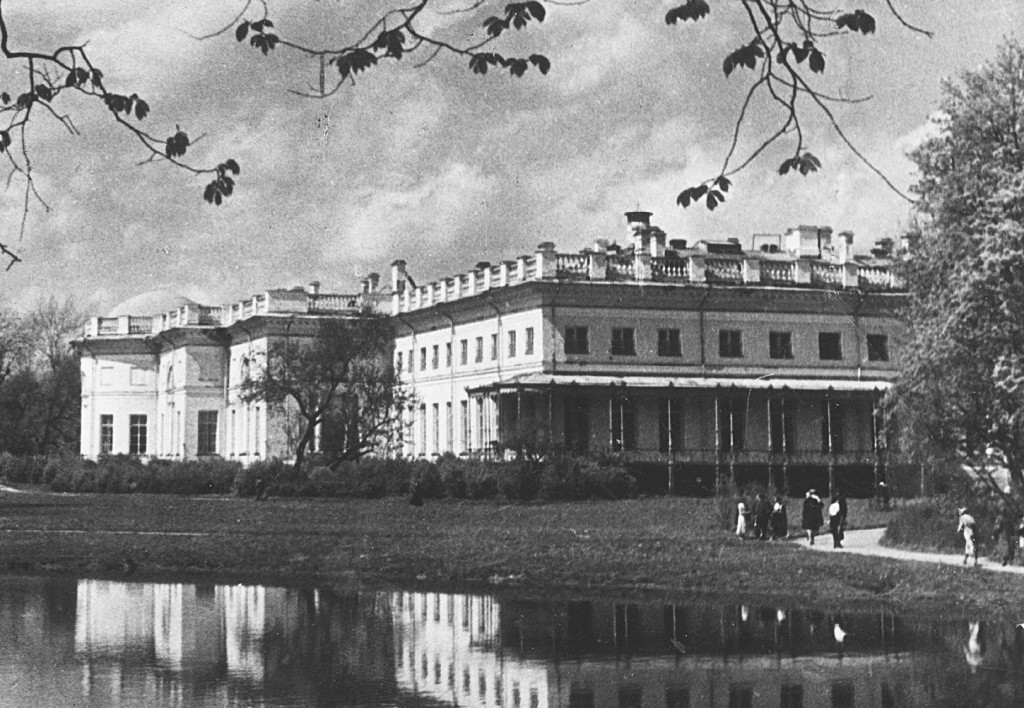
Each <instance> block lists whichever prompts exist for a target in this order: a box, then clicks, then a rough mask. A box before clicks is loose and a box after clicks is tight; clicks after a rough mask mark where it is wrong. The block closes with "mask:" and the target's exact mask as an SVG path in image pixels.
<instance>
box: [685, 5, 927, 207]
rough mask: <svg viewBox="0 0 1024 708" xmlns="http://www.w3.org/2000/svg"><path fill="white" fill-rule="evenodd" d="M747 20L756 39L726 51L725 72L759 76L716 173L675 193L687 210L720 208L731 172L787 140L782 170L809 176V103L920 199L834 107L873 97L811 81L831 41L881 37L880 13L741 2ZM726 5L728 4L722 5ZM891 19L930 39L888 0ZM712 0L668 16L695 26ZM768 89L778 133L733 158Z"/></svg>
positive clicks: (816, 164) (821, 70)
mask: <svg viewBox="0 0 1024 708" xmlns="http://www.w3.org/2000/svg"><path fill="white" fill-rule="evenodd" d="M738 4H739V5H740V6H741V7H742V10H743V13H744V15H745V17H746V20H747V27H748V29H749V30H750V31H752V33H753V38H752V39H751V40H750V41H749V42H747V43H746V44H743V45H742V46H740V47H739V48H737V49H735V50H734V51H732V52H730V53H729V54H728V55H726V57H725V59H724V60H723V62H722V71H723V73H724V74H725V76H726V78H729V77H731V76H732V75H733V74H734V73H737V72H738V71H739V70H740V69H749V70H750V71H753V72H755V74H756V77H755V79H754V82H753V84H752V85H751V87H750V89H749V90H748V92H747V94H746V96H745V98H744V100H743V104H742V106H741V108H740V111H739V114H738V116H737V118H736V121H735V123H734V128H733V136H732V142H731V144H730V146H729V149H728V151H727V153H726V156H725V159H724V160H723V162H722V166H721V168H720V170H719V172H718V174H717V175H715V176H713V177H710V178H708V179H705V180H704V181H702V182H700V183H699V184H697V185H694V186H691V187H687V188H686V189H684V190H683V191H682V192H680V193H679V196H678V197H677V198H676V202H677V203H678V204H679V205H680V206H682V207H683V208H686V207H689V206H691V205H692V204H696V203H698V202H700V201H703V202H704V204H705V206H707V208H708V209H711V210H714V209H715V208H717V207H718V205H719V204H721V203H722V202H723V201H724V199H725V193H726V192H727V191H728V189H729V186H730V185H731V182H730V181H729V179H728V178H729V177H731V176H733V175H735V174H736V173H737V172H739V171H740V170H742V169H744V168H746V167H747V166H748V165H749V164H750V163H751V162H753V160H754V159H756V158H757V157H758V156H760V155H761V154H762V153H763V152H764V151H765V150H766V149H767V148H768V147H770V146H771V145H774V144H775V143H777V142H779V141H782V140H784V139H788V140H789V142H790V146H791V148H790V149H791V152H790V154H789V156H788V157H786V158H785V159H784V160H783V161H782V162H781V163H780V164H779V167H778V172H779V174H780V175H786V174H790V173H793V174H797V173H799V174H800V175H803V176H807V175H809V174H812V173H814V172H817V171H818V170H819V169H820V168H821V161H820V160H819V159H818V157H817V156H816V155H814V153H812V152H811V151H810V150H809V148H808V146H807V144H806V139H805V134H804V129H803V122H802V116H803V115H804V114H805V108H804V104H808V103H809V104H810V107H812V108H813V109H816V110H817V111H819V112H820V113H822V114H823V115H824V116H825V117H826V119H827V120H828V121H829V124H830V125H831V127H832V129H833V130H834V131H835V133H836V134H837V135H838V136H839V138H840V139H841V140H842V141H843V143H844V144H845V145H846V146H847V148H848V149H849V150H850V151H851V152H852V153H853V154H854V155H855V156H856V157H857V158H858V159H859V160H860V161H861V162H862V163H864V164H865V165H866V166H867V167H868V168H869V169H871V170H872V171H873V172H874V173H875V174H876V175H878V176H879V178H881V180H882V181H883V182H884V183H885V184H886V185H887V186H888V187H889V188H890V189H891V190H893V191H894V192H895V193H896V194H898V195H899V196H901V197H903V198H904V199H906V200H907V201H913V200H912V199H911V198H910V197H908V196H907V195H906V194H904V193H903V192H902V191H901V190H900V189H899V188H898V187H896V185H894V184H893V183H892V181H890V180H889V179H888V177H886V176H885V175H884V174H883V173H882V172H881V171H880V170H879V169H878V168H877V167H876V166H875V165H873V164H872V163H871V161H870V160H868V158H867V157H865V155H864V154H863V153H862V152H861V151H860V150H859V149H858V148H857V147H856V146H855V145H854V144H853V142H852V141H851V140H850V139H849V137H848V136H847V135H846V134H845V132H844V131H843V130H842V128H841V127H840V125H839V123H838V121H837V120H836V118H835V116H834V114H833V112H832V109H831V108H830V105H833V104H843V103H847V104H848V103H858V102H861V101H865V100H868V98H869V97H860V98H849V97H844V96H832V95H830V94H828V93H826V92H824V91H822V90H821V89H819V88H817V87H816V86H815V85H812V83H811V81H810V80H809V79H810V78H811V77H814V76H816V75H817V76H821V75H824V74H825V72H826V67H827V61H826V57H827V54H826V51H825V47H826V45H827V44H828V42H829V40H832V39H834V38H845V37H852V36H860V37H866V36H867V35H871V34H874V33H875V31H876V29H877V27H878V21H877V20H876V19H875V17H874V15H871V14H870V13H868V12H866V11H864V10H862V9H854V10H852V11H851V10H843V9H838V8H832V9H823V8H821V7H819V6H817V5H813V4H811V3H809V2H806V1H805V0H740V2H739V3H738ZM719 7H725V4H724V3H722V4H721V5H720V6H719ZM886 8H887V11H888V16H889V17H891V18H892V19H894V20H895V21H896V22H898V23H899V24H900V25H902V26H903V27H904V28H906V29H909V30H910V31H913V32H917V33H920V34H924V35H926V36H929V37H930V36H931V33H930V32H928V31H927V30H923V29H921V28H919V27H916V26H914V25H912V24H910V23H909V22H907V20H905V19H904V18H903V16H902V15H901V14H900V12H899V11H898V10H897V9H896V7H895V6H894V5H893V3H892V2H891V0H886ZM711 14H712V13H711V6H710V4H709V2H708V0H686V2H685V3H683V4H682V5H679V6H677V7H674V8H672V9H670V10H669V11H668V12H667V13H666V15H665V22H666V24H669V25H676V24H685V23H686V22H688V21H693V22H694V23H696V22H699V21H701V20H704V19H705V18H708V17H710V16H711ZM760 94H765V95H767V96H768V98H769V100H770V102H771V103H772V104H774V105H775V106H776V107H778V108H779V109H781V110H780V114H781V118H780V120H779V122H778V123H777V127H776V129H775V130H774V131H772V132H770V133H769V134H768V135H767V136H766V137H764V138H762V139H761V140H760V141H759V142H758V143H757V145H756V147H755V148H754V149H753V150H752V151H751V152H750V154H749V155H748V156H747V157H746V158H744V159H742V160H740V161H739V162H738V163H734V158H735V157H736V150H737V146H738V144H739V137H740V133H741V130H742V128H743V126H744V123H745V122H746V120H747V109H748V108H749V106H750V104H751V101H752V100H753V98H754V97H755V96H756V95H760Z"/></svg>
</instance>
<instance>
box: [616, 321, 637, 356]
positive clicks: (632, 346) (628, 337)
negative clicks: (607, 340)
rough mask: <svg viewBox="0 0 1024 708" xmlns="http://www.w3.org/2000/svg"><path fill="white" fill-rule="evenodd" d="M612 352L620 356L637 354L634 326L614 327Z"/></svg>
mask: <svg viewBox="0 0 1024 708" xmlns="http://www.w3.org/2000/svg"><path fill="white" fill-rule="evenodd" d="M612 354H617V355H620V356H635V355H636V342H635V341H634V337H633V328H632V327H613V328H612Z"/></svg>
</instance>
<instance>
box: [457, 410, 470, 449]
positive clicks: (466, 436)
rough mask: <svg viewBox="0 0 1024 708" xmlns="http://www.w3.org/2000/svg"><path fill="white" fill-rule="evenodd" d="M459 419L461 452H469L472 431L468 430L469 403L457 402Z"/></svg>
mask: <svg viewBox="0 0 1024 708" xmlns="http://www.w3.org/2000/svg"><path fill="white" fill-rule="evenodd" d="M459 418H460V419H461V421H462V425H461V428H462V441H461V443H462V450H463V451H464V452H469V449H470V443H471V438H470V435H471V434H472V431H471V430H470V428H469V426H470V420H469V401H459Z"/></svg>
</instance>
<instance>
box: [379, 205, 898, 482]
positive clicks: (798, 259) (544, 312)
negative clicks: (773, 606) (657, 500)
mask: <svg viewBox="0 0 1024 708" xmlns="http://www.w3.org/2000/svg"><path fill="white" fill-rule="evenodd" d="M626 217H627V222H628V230H627V233H626V243H625V244H624V245H622V246H620V245H617V244H614V243H609V242H607V241H603V240H602V241H598V242H596V243H595V244H594V245H593V246H592V247H590V248H586V249H584V250H583V251H581V252H577V253H560V252H558V251H557V250H556V248H555V246H554V244H552V243H542V244H540V246H538V248H537V250H536V252H535V253H534V254H532V255H528V256H523V257H521V258H518V259H516V260H511V261H504V262H501V263H497V264H490V263H478V264H477V266H476V268H474V269H473V270H471V271H469V272H468V273H464V274H461V275H457V276H453V277H449V278H446V279H443V280H440V281H437V282H434V283H430V284H428V285H423V286H420V287H415V288H412V287H406V286H405V285H404V283H405V282H406V280H407V275H406V272H405V269H406V264H405V263H404V262H403V261H397V262H396V263H395V264H393V266H392V270H393V272H392V315H393V318H394V321H395V328H396V337H395V354H394V356H395V366H396V368H397V369H398V370H400V371H401V380H402V381H403V383H405V384H406V385H408V386H410V387H411V388H412V389H413V391H414V392H415V396H416V399H417V403H416V405H415V406H414V409H413V410H412V411H411V415H410V425H409V435H408V437H407V439H406V443H405V451H406V454H408V455H415V456H433V455H438V454H441V453H444V452H448V451H451V452H454V453H456V454H460V455H462V454H467V455H480V456H495V455H508V454H510V453H511V452H521V451H523V450H531V449H532V450H538V451H539V450H544V449H547V448H548V447H550V446H553V447H555V448H564V449H567V450H571V451H576V452H579V453H587V454H591V455H602V456H604V455H611V456H615V457H617V458H619V459H621V460H623V461H625V462H628V463H630V464H631V466H632V467H633V468H634V469H639V470H644V469H646V470H648V472H649V474H647V475H644V477H645V478H646V481H647V483H648V484H649V485H650V486H651V487H652V488H660V489H662V490H664V489H665V488H666V487H667V488H668V489H669V490H671V491H676V492H683V491H701V490H703V491H707V490H709V489H713V488H715V486H716V485H719V484H721V483H722V482H723V480H726V479H732V480H735V481H736V482H738V483H743V482H744V481H758V482H760V483H762V484H770V485H771V486H773V487H777V486H781V487H785V488H788V489H790V490H796V489H798V488H800V487H801V486H802V487H803V488H806V485H808V484H814V485H819V488H830V487H831V485H832V483H834V482H835V481H836V480H837V479H842V480H845V481H844V484H847V485H849V486H850V488H851V490H852V488H853V487H857V486H864V487H865V488H866V489H871V488H872V486H871V485H873V484H874V483H875V482H877V480H878V478H879V475H884V472H885V470H884V468H885V465H886V462H887V458H886V455H885V444H884V443H885V441H884V436H883V435H882V430H881V429H880V421H879V415H878V414H877V412H876V408H877V404H878V402H879V400H880V398H881V397H882V395H883V394H884V392H885V391H886V389H887V388H888V387H889V386H890V384H891V382H892V380H893V379H894V378H895V376H896V374H897V370H898V356H899V350H900V339H901V334H902V329H901V325H900V322H899V320H898V319H897V316H896V313H897V311H898V309H899V307H900V305H901V303H902V302H903V301H904V298H905V295H904V294H903V291H902V289H901V287H900V283H899V281H898V279H897V278H896V276H895V275H894V271H893V267H892V266H893V263H892V261H891V260H890V258H889V257H888V256H889V255H890V254H888V253H887V252H885V251H884V250H882V249H878V250H876V253H875V255H873V256H871V257H860V256H855V255H854V254H853V252H852V238H853V235H852V234H851V233H849V232H843V233H839V234H834V233H833V232H832V230H831V229H829V228H819V227H813V226H800V227H797V228H794V229H790V230H789V231H788V232H787V233H785V234H781V235H771V234H758V235H755V236H754V237H753V238H752V239H751V242H750V247H749V248H743V244H741V243H740V242H739V240H738V239H730V240H728V241H724V242H711V241H698V242H697V243H694V244H692V245H691V244H688V243H687V242H686V241H682V240H671V241H667V239H666V235H665V233H664V232H663V231H662V230H661V229H659V228H657V227H656V226H652V225H651V221H650V217H651V214H650V213H648V212H639V211H638V212H629V213H628V214H627V215H626Z"/></svg>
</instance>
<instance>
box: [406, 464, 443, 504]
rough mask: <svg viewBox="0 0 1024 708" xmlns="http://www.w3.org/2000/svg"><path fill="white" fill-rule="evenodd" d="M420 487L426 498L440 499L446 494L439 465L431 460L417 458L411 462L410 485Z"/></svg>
mask: <svg viewBox="0 0 1024 708" xmlns="http://www.w3.org/2000/svg"><path fill="white" fill-rule="evenodd" d="M412 484H415V485H417V486H418V487H419V490H420V493H422V494H423V497H424V498H425V499H440V498H441V497H443V496H444V482H443V481H442V480H441V473H440V472H438V470H437V465H435V464H434V463H433V462H430V461H429V460H416V461H415V462H413V463H411V469H410V485H412Z"/></svg>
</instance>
